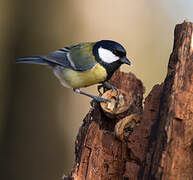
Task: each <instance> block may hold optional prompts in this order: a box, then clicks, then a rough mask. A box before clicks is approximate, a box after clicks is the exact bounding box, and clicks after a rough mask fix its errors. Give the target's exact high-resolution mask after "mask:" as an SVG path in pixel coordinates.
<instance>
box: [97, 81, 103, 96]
mask: <svg viewBox="0 0 193 180" xmlns="http://www.w3.org/2000/svg"><path fill="white" fill-rule="evenodd" d="M102 87H103V84H100V85H98V86H97V90H98V92H99V96H102V94H103V93H104V89H103V93H102V92H101V91H100V90H101V88H102ZM103 88H104V87H103Z"/></svg>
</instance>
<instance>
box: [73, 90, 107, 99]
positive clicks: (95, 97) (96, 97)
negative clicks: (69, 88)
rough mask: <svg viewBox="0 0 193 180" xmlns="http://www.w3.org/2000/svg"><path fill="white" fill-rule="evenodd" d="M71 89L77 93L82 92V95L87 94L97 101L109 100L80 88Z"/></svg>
mask: <svg viewBox="0 0 193 180" xmlns="http://www.w3.org/2000/svg"><path fill="white" fill-rule="evenodd" d="M73 90H74V92H76V93H78V94H83V95H85V96H88V97H90V98H92V99H94V100H96V101H98V102H108V101H109V100H108V99H105V98H102V97H99V96H94V95H91V94H88V93H86V92H83V91H81V90H80V89H73Z"/></svg>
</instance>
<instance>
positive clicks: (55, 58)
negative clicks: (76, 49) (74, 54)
mask: <svg viewBox="0 0 193 180" xmlns="http://www.w3.org/2000/svg"><path fill="white" fill-rule="evenodd" d="M67 53H68V51H63V49H60V50H57V51H54V52H52V53H51V54H49V55H47V56H41V57H42V58H43V59H45V60H46V61H48V62H49V63H50V64H51V65H53V66H54V65H60V66H63V67H70V68H71V65H70V62H69V60H68V57H67Z"/></svg>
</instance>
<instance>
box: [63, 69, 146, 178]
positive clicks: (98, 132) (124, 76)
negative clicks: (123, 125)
mask: <svg viewBox="0 0 193 180" xmlns="http://www.w3.org/2000/svg"><path fill="white" fill-rule="evenodd" d="M117 77H119V78H120V79H121V81H120V79H119V78H117ZM111 83H112V84H113V85H115V86H116V87H118V88H119V89H122V90H124V91H125V92H130V93H132V105H131V106H130V108H129V109H128V110H127V112H126V113H125V114H124V117H122V116H121V117H116V118H114V119H112V118H109V117H107V116H106V115H105V114H104V112H103V110H102V109H101V107H100V105H99V104H98V103H96V104H95V106H94V107H93V108H92V109H91V110H90V112H89V113H88V115H87V116H86V118H85V119H84V122H83V125H82V126H81V128H80V130H79V133H78V136H77V140H76V147H75V154H76V162H75V166H74V168H73V170H72V172H71V174H70V176H69V177H65V178H64V179H72V178H74V179H77V180H79V179H81V180H85V179H87V180H91V179H92V180H95V179H96V180H98V179H104V180H113V179H114V180H117V179H120V180H122V179H123V175H124V173H125V170H126V169H125V168H126V162H127V161H128V154H129V152H128V149H127V144H126V143H125V141H120V140H119V139H118V138H117V137H116V136H115V133H114V128H115V125H116V123H117V122H118V121H120V120H121V119H122V118H125V117H127V116H130V115H131V114H134V113H135V114H136V113H137V114H139V116H140V115H141V114H142V99H143V93H144V87H143V85H142V83H141V81H140V80H139V79H137V78H136V77H135V75H133V74H132V73H129V74H128V73H123V72H120V71H117V72H116V73H115V74H114V76H113V77H112V80H111ZM130 131H131V130H130ZM130 133H132V131H131V132H130Z"/></svg>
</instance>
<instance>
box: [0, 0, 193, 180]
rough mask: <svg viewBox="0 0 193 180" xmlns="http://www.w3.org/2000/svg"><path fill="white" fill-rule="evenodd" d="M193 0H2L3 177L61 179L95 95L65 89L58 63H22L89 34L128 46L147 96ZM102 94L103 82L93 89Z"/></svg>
mask: <svg viewBox="0 0 193 180" xmlns="http://www.w3.org/2000/svg"><path fill="white" fill-rule="evenodd" d="M192 9H193V1H192V0H186V1H182V0H170V1H168V0H160V1H155V0H139V1H131V0H120V1H115V0H105V1H104V0H97V1H91V0H82V1H78V0H56V1H53V0H33V1H32V0H31V1H29V0H15V1H14V0H12V1H11V0H0V99H1V103H0V171H1V176H0V179H2V180H12V179H14V180H54V179H55V180H56V179H60V178H61V176H62V175H63V173H65V174H67V173H68V172H69V171H70V170H71V168H72V165H73V159H74V141H75V137H76V134H77V132H78V129H79V127H80V125H81V123H82V120H83V118H84V116H85V115H86V113H87V112H88V110H89V106H90V104H89V101H90V99H89V98H87V97H84V96H81V95H77V94H74V93H73V92H72V90H70V89H65V88H63V87H62V86H61V85H60V83H59V82H58V80H57V79H56V78H55V77H54V76H53V73H52V71H51V69H48V68H45V67H42V66H38V65H36V66H35V65H29V64H19V65H15V64H14V61H15V58H16V57H20V56H28V55H46V54H48V53H49V52H51V51H53V50H55V49H58V48H62V47H64V46H66V45H71V44H73V43H78V42H82V41H97V40H101V39H112V40H115V41H118V42H120V43H121V44H122V45H123V46H124V47H126V49H127V52H128V58H129V59H131V61H132V63H133V64H134V67H132V68H131V67H127V66H124V67H122V70H124V71H127V72H128V71H132V72H134V73H135V74H136V75H137V77H138V78H140V79H141V80H142V81H143V83H144V85H145V86H146V95H147V93H148V92H149V91H150V89H151V88H152V86H153V85H154V84H156V83H160V82H162V81H163V80H164V77H165V75H166V71H167V63H168V59H169V55H170V53H171V50H172V45H173V31H174V27H175V24H177V23H181V22H183V20H184V19H189V20H190V21H193V10H192ZM86 91H87V92H89V93H93V94H96V93H97V91H96V86H94V87H90V88H88V89H87V90H86Z"/></svg>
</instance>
